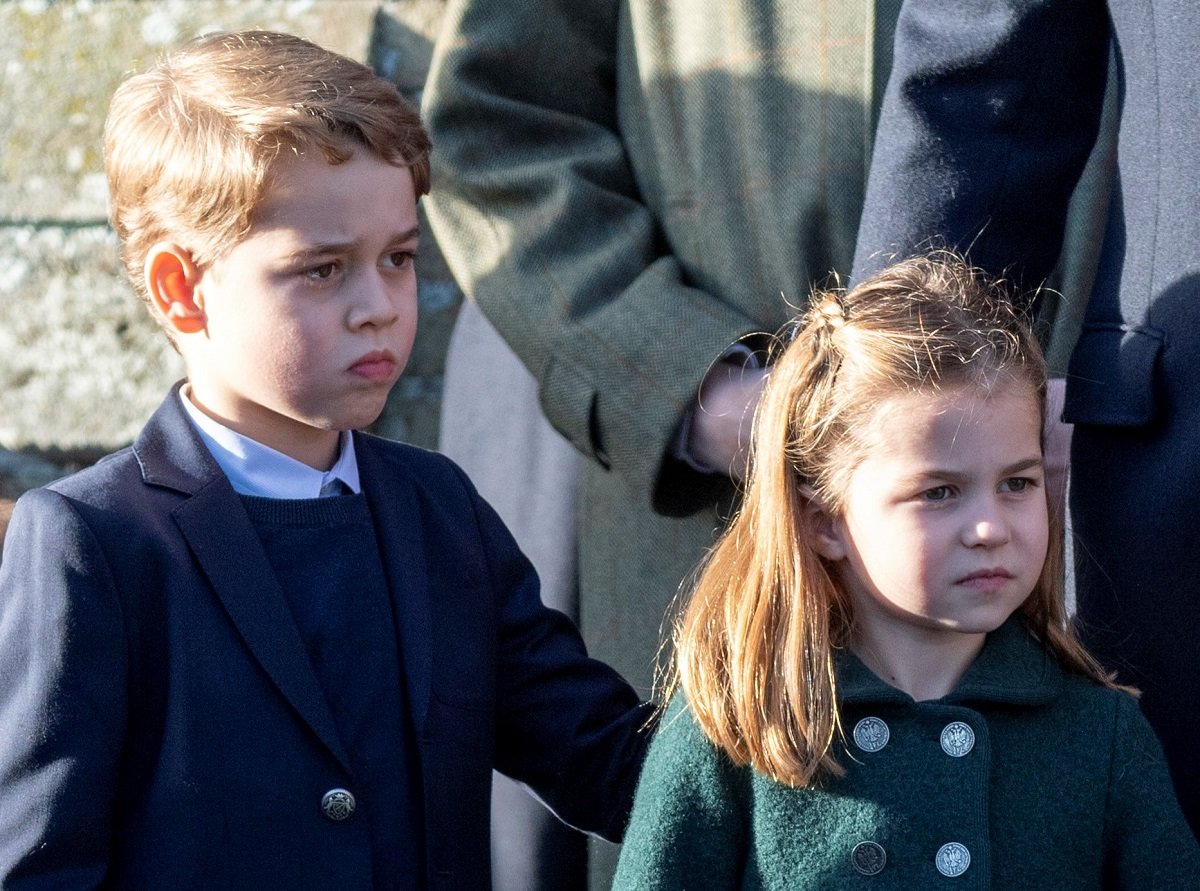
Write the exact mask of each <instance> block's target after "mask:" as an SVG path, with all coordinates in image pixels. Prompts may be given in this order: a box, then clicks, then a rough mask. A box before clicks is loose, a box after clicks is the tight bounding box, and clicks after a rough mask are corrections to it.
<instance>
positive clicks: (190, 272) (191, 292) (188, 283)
mask: <svg viewBox="0 0 1200 891" xmlns="http://www.w3.org/2000/svg"><path fill="white" fill-rule="evenodd" d="M145 271H146V290H147V291H149V293H150V301H151V303H153V304H154V307H155V309H157V310H158V312H159V313H160V314H161V315H162V317H163V318H164V319H165V320H166V323H167V327H169V328H170V329H171V330H172V331H176V332H178V333H180V334H194V333H196V332H197V331H203V330H204V327H205V325H206V324H207V323H208V319H207V317H206V316H205V315H204V307H203V306H202V305H201V303H200V301H198V300H197V299H196V284H197V282H199V280H200V270H199V267H197V266H196V264H195V262H194V261H193V260H192V255H191V252H190V251H187V250H185V249H184V248H181V247H180V246H179V245H177V244H169V243H167V242H160V243H159V244H156V245H154V247H152V248H150V251H149V253H147V254H146V265H145Z"/></svg>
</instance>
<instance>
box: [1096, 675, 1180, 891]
mask: <svg viewBox="0 0 1200 891" xmlns="http://www.w3.org/2000/svg"><path fill="white" fill-rule="evenodd" d="M1114 740H1115V742H1114V750H1113V760H1112V774H1111V776H1110V778H1109V797H1108V808H1107V812H1106V813H1105V820H1104V841H1105V855H1106V856H1105V878H1106V882H1105V886H1104V887H1105V888H1114V889H1127V891H1134V889H1140V888H1195V887H1196V886H1197V882H1200V846H1198V845H1197V842H1196V837H1195V836H1194V835H1193V834H1192V832H1191V830H1190V829H1189V828H1188V824H1187V821H1186V820H1185V819H1184V816H1183V812H1182V811H1181V810H1180V808H1179V803H1178V801H1177V799H1176V797H1175V790H1174V789H1173V788H1172V785H1171V777H1170V775H1169V774H1168V773H1167V763H1166V759H1165V757H1164V755H1163V751H1162V746H1161V745H1160V744H1159V742H1158V738H1157V737H1155V735H1154V731H1153V730H1152V729H1151V728H1150V725H1149V724H1148V723H1147V722H1146V719H1145V718H1144V717H1143V716H1142V712H1141V709H1140V708H1138V705H1137V703H1136V702H1135V701H1134V700H1133V698H1132V697H1127V696H1122V697H1121V703H1120V705H1119V706H1118V709H1117V717H1116V726H1115V728H1114Z"/></svg>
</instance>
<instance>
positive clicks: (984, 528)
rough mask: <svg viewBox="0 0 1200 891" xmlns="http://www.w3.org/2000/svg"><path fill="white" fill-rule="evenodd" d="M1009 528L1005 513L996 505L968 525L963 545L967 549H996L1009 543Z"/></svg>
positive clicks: (988, 508) (978, 515)
mask: <svg viewBox="0 0 1200 891" xmlns="http://www.w3.org/2000/svg"><path fill="white" fill-rule="evenodd" d="M1008 538H1009V527H1008V523H1007V522H1006V520H1005V517H1004V513H1003V512H1002V511H1001V510H999V509H998V508H997V506H996V505H994V504H989V505H988V507H987V509H986V510H985V511H983V512H982V513H980V514H977V515H976V516H975V517H974V518H973V519H972V520H971V521H970V522H968V523H967V526H966V528H965V529H964V532H963V543H964V544H966V545H967V547H973V548H974V547H996V546H997V545H1002V544H1004V543H1005V542H1007V541H1008Z"/></svg>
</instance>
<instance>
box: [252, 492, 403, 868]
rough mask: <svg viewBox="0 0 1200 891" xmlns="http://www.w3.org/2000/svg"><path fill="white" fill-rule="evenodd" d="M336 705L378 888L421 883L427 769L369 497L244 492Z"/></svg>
mask: <svg viewBox="0 0 1200 891" xmlns="http://www.w3.org/2000/svg"><path fill="white" fill-rule="evenodd" d="M242 504H243V505H245V507H246V513H247V514H248V515H249V517H250V522H251V523H252V524H253V526H254V531H255V532H256V533H258V537H259V540H260V541H261V542H262V545H263V550H264V551H265V552H266V555H267V560H268V561H269V562H270V564H271V568H272V569H273V570H274V571H275V578H276V580H278V582H279V587H280V588H281V589H282V590H283V595H284V597H285V598H286V599H287V602H288V606H289V607H290V608H291V612H292V616H293V617H294V618H295V620H296V628H297V630H298V631H299V632H300V639H301V640H302V641H303V642H304V648H305V650H306V651H307V652H308V658H309V662H310V663H312V667H313V671H315V672H316V675H317V681H318V682H319V683H320V685H321V689H322V690H323V691H324V692H325V698H326V700H327V701H328V703H329V707H330V709H331V710H332V711H333V720H334V723H335V724H336V725H337V729H338V735H339V736H340V737H341V739H342V742H343V744H344V745H345V746H346V753H347V755H348V757H349V758H350V764H351V767H352V768H353V773H354V780H355V784H354V788H355V789H356V790H358V791H357V794H356V804H357V808H356V811H355V812H356V813H360V812H361V814H362V815H363V816H365V817H366V819H367V820H368V821H369V822H370V825H371V850H372V861H373V863H374V867H375V869H374V887H375V888H376V889H389V891H390V889H395V891H400V889H417V888H420V887H421V882H422V879H423V877H424V866H423V863H422V853H423V834H424V833H423V830H422V827H421V811H420V808H419V802H420V786H419V783H420V771H419V770H418V769H417V763H416V760H417V746H416V739H415V737H414V736H413V733H412V729H411V727H410V726H409V722H408V720H407V714H408V709H407V706H406V697H405V694H404V689H403V687H402V685H401V683H400V654H399V652H398V650H397V648H396V637H397V631H396V624H395V617H394V615H393V614H392V607H391V598H390V596H389V594H388V589H387V578H386V576H385V575H384V573H383V564H382V563H381V562H380V559H379V546H378V544H377V543H376V541H375V529H374V527H373V526H372V523H371V514H370V511H369V510H368V509H367V500H366V498H365V497H364V496H362V495H345V496H342V497H328V498H313V499H301V500H278V499H273V498H252V497H248V496H243V497H242Z"/></svg>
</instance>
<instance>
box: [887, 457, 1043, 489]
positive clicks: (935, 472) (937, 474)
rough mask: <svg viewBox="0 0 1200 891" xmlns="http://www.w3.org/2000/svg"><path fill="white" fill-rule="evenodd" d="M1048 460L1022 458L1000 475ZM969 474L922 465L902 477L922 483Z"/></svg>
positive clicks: (1023, 469) (1039, 466)
mask: <svg viewBox="0 0 1200 891" xmlns="http://www.w3.org/2000/svg"><path fill="white" fill-rule="evenodd" d="M1045 463H1046V462H1045V461H1044V460H1043V459H1042V457H1041V456H1040V455H1038V456H1034V457H1029V458H1022V459H1021V460H1019V461H1014V462H1013V463H1012V464H1008V465H1005V466H1004V467H1002V468H1001V469H1000V476H1013V475H1014V474H1018V473H1024V472H1025V471H1027V470H1034V469H1038V470H1040V469H1042V466H1043V465H1044V464H1045ZM964 476H967V474H965V473H963V472H962V470H959V469H954V470H952V469H950V468H948V467H922V468H921V469H919V470H917V471H914V472H913V473H910V474H906V475H905V476H904V477H902V480H903V481H904V482H911V483H920V482H924V481H925V480H928V479H940V480H949V481H950V482H955V481H957V480H960V479H962V478H963V477H964Z"/></svg>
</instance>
